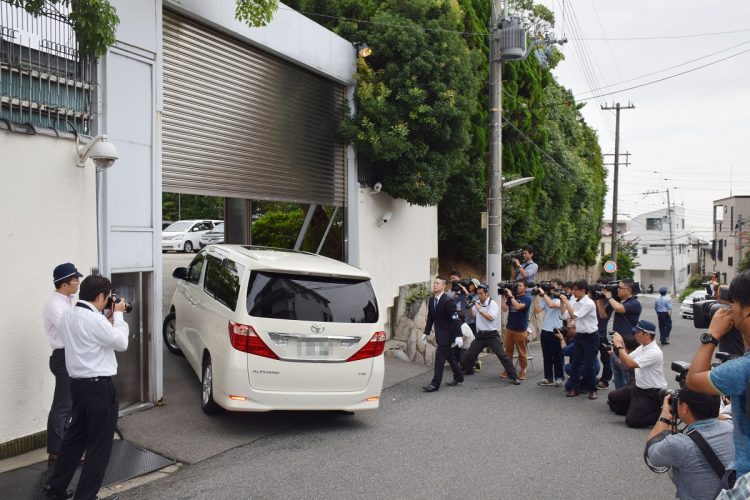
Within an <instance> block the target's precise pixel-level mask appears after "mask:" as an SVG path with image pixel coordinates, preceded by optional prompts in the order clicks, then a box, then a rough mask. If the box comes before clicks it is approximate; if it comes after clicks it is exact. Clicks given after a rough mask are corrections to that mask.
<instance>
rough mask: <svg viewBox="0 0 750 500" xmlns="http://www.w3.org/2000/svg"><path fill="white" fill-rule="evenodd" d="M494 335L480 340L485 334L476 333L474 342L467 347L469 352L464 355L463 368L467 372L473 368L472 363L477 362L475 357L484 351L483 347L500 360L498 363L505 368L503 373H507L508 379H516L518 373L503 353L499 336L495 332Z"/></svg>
mask: <svg viewBox="0 0 750 500" xmlns="http://www.w3.org/2000/svg"><path fill="white" fill-rule="evenodd" d="M494 333H495V334H494V336H490V337H489V338H481V339H480V338H479V337H480V336H484V335H486V334H483V333H481V332H477V337H474V340H473V341H472V342H471V345H470V346H469V351H468V352H467V353H466V359H465V360H464V367H465V368H466V369H467V370H471V369H472V368H473V367H474V363H476V362H477V357H478V356H479V353H480V352H482V349H484V348H485V347H489V348H490V350H491V351H492V352H494V353H495V356H497V359H499V360H500V363H502V364H503V368H505V371H506V372H508V377H510V378H511V380H512V379H516V378H518V373H517V372H516V367H515V366H513V361H511V359H510V358H509V357H508V355H507V354H506V353H505V349H503V341H502V340H500V334H498V333H497V332H494Z"/></svg>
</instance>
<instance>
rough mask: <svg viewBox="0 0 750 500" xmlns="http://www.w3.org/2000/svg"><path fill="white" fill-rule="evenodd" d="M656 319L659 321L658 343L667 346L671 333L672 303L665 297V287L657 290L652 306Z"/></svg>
mask: <svg viewBox="0 0 750 500" xmlns="http://www.w3.org/2000/svg"><path fill="white" fill-rule="evenodd" d="M654 308H655V309H656V317H657V318H658V319H659V341H660V342H661V345H667V344H669V333H670V332H671V331H672V301H671V300H670V298H669V297H667V287H665V286H663V287H661V288H659V296H658V297H657V298H656V303H655V304H654Z"/></svg>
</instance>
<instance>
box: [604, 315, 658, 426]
mask: <svg viewBox="0 0 750 500" xmlns="http://www.w3.org/2000/svg"><path fill="white" fill-rule="evenodd" d="M633 335H634V336H635V340H636V341H637V342H638V343H639V344H640V346H638V347H637V348H636V349H635V350H633V352H631V353H630V354H628V353H627V351H626V350H625V349H624V347H625V343H624V340H623V338H622V335H620V334H619V333H618V332H615V333H614V335H613V336H612V348H613V349H614V351H615V355H616V356H617V357H618V359H619V360H620V362H622V364H623V365H625V366H627V367H628V368H634V369H635V385H628V386H625V387H621V388H619V389H616V390H614V391H612V392H610V393H609V395H608V398H607V404H609V408H610V409H611V410H612V411H613V412H615V413H617V414H618V415H625V423H626V424H627V426H628V427H651V426H652V425H654V424H655V423H656V421H657V419H658V418H659V413H660V412H661V403H662V401H661V399H660V398H659V391H660V390H661V389H663V388H665V387H666V386H667V380H666V378H664V366H663V365H664V354H663V353H662V352H661V349H659V346H658V345H656V342H654V336H655V335H656V325H654V324H653V323H652V322H650V321H646V320H644V319H642V320H640V321H639V322H638V324H637V325H635V326H634V327H633Z"/></svg>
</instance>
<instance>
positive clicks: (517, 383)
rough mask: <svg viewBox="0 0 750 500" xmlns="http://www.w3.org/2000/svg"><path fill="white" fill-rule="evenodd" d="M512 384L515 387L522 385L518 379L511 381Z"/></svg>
mask: <svg viewBox="0 0 750 500" xmlns="http://www.w3.org/2000/svg"><path fill="white" fill-rule="evenodd" d="M510 383H511V384H513V385H521V381H520V380H518V379H517V378H512V379H510Z"/></svg>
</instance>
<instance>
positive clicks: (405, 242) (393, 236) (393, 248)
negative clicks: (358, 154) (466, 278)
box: [350, 188, 438, 311]
mask: <svg viewBox="0 0 750 500" xmlns="http://www.w3.org/2000/svg"><path fill="white" fill-rule="evenodd" d="M358 193H359V196H358V198H359V199H358V205H359V206H358V209H359V210H358V224H357V226H358V227H352V228H351V229H350V231H354V232H356V233H357V236H358V238H359V259H358V264H357V265H358V266H359V267H361V268H363V269H365V270H366V271H368V272H369V273H370V275H371V276H372V282H373V285H374V287H375V292H376V293H377V294H378V300H379V302H380V307H381V310H382V311H385V309H386V308H387V307H388V306H390V305H392V303H393V298H394V297H395V296H396V295H398V287H399V286H400V285H405V284H408V283H417V282H420V281H428V280H430V279H431V277H430V259H431V258H434V257H437V255H438V247H437V207H419V206H416V205H410V204H409V203H407V202H406V201H404V200H398V199H397V200H394V199H393V198H391V197H390V196H389V195H388V194H387V193H384V192H381V193H374V191H372V190H371V189H369V188H358ZM386 212H391V213H392V217H391V220H390V221H389V222H388V223H386V224H383V214H385V213H386Z"/></svg>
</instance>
